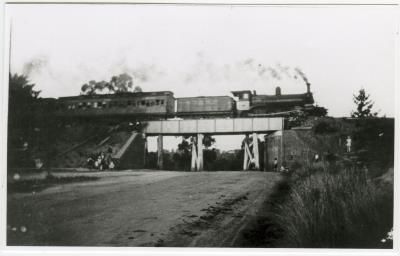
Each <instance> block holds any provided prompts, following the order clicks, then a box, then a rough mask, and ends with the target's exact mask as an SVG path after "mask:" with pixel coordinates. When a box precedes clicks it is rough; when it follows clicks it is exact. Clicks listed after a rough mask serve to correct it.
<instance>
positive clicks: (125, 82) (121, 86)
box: [81, 73, 142, 95]
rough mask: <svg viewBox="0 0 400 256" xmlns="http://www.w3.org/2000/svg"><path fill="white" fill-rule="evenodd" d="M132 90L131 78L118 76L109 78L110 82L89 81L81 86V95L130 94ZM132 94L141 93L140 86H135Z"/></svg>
mask: <svg viewBox="0 0 400 256" xmlns="http://www.w3.org/2000/svg"><path fill="white" fill-rule="evenodd" d="M132 88H133V78H132V77H131V76H130V75H128V74H126V73H123V74H120V75H118V76H113V77H111V79H110V81H99V82H97V81H94V80H91V81H89V82H88V83H86V84H84V85H82V87H81V94H84V95H94V94H99V93H102V92H104V91H105V90H107V91H108V93H124V92H130V91H132ZM132 92H142V88H141V87H140V86H135V87H134V88H133V91H132Z"/></svg>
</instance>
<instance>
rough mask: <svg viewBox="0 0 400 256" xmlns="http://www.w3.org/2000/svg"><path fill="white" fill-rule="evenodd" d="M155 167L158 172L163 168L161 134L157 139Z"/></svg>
mask: <svg viewBox="0 0 400 256" xmlns="http://www.w3.org/2000/svg"><path fill="white" fill-rule="evenodd" d="M157 167H158V169H160V170H162V169H163V168H164V159H163V136H162V135H161V134H159V135H158V137H157Z"/></svg>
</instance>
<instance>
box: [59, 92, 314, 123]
mask: <svg viewBox="0 0 400 256" xmlns="http://www.w3.org/2000/svg"><path fill="white" fill-rule="evenodd" d="M231 93H232V96H199V97H182V98H175V97H174V93H173V92H171V91H157V92H136V93H133V92H126V93H116V94H99V95H79V96H69V97H60V98H58V99H55V100H53V101H52V102H53V103H52V104H54V111H55V114H56V116H58V117H65V118H67V117H71V118H72V117H74V118H79V117H83V118H88V117H111V116H112V117H130V118H132V117H134V118H135V119H143V120H160V119H169V118H183V119H185V118H215V117H232V118H233V117H249V116H253V117H257V116H260V117H261V116H282V115H286V114H287V113H290V112H292V111H299V110H305V109H310V108H312V107H313V104H314V98H313V95H312V93H311V92H310V91H309V87H308V90H307V92H305V93H301V94H286V95H283V94H281V89H280V88H279V87H277V88H276V93H275V95H258V94H257V93H256V91H251V90H243V91H232V92H231Z"/></svg>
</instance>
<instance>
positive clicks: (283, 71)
mask: <svg viewBox="0 0 400 256" xmlns="http://www.w3.org/2000/svg"><path fill="white" fill-rule="evenodd" d="M276 67H277V69H278V70H279V72H280V73H281V74H284V75H285V76H286V77H287V78H292V76H291V75H290V67H289V66H283V65H281V64H280V63H278V64H276Z"/></svg>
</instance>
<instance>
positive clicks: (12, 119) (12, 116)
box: [8, 74, 40, 128]
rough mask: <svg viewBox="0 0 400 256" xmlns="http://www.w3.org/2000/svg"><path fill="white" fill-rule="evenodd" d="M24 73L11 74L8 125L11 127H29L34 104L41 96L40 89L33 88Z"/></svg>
mask: <svg viewBox="0 0 400 256" xmlns="http://www.w3.org/2000/svg"><path fill="white" fill-rule="evenodd" d="M34 87H35V84H32V83H30V82H29V80H28V77H26V76H24V75H18V74H14V75H11V74H9V94H8V104H9V105H8V110H9V116H8V118H9V119H8V125H9V127H10V128H17V127H18V128H27V127H28V126H29V125H28V124H29V123H30V121H31V119H32V110H33V105H34V103H35V102H36V101H37V99H38V98H39V94H40V91H36V90H34V89H33V88H34Z"/></svg>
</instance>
